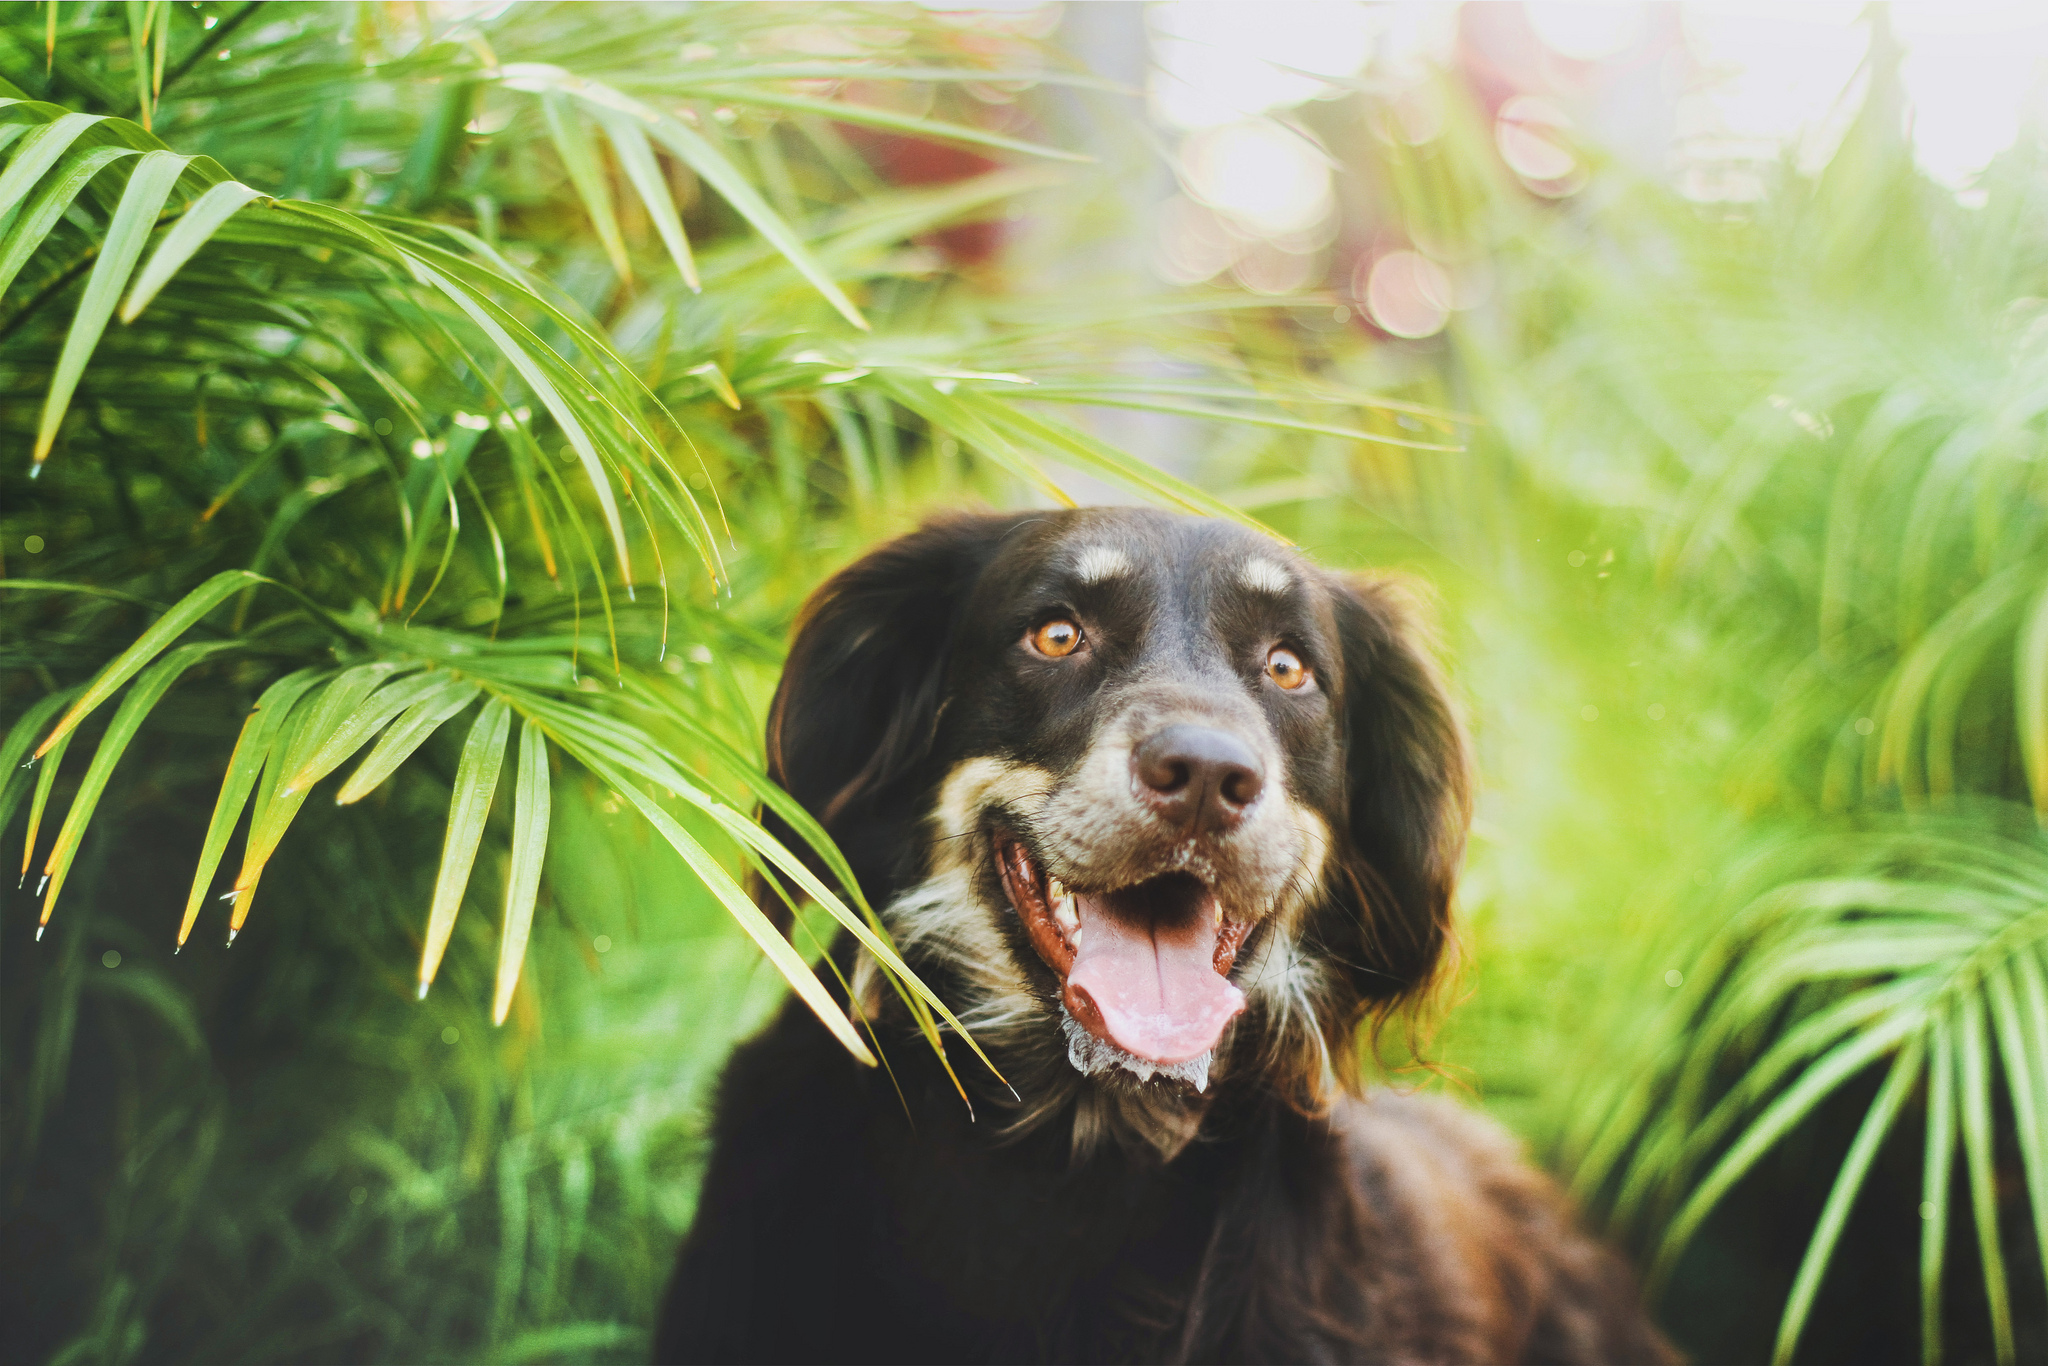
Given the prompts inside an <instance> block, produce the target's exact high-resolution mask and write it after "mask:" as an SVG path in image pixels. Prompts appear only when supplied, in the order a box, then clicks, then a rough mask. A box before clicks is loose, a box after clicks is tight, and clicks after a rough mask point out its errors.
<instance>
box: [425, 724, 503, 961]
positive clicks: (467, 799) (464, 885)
mask: <svg viewBox="0 0 2048 1366" xmlns="http://www.w3.org/2000/svg"><path fill="white" fill-rule="evenodd" d="M511 727H512V708H511V707H510V706H509V705H508V704H507V703H506V701H505V699H504V698H502V697H494V698H492V699H491V700H490V701H489V702H486V703H485V704H484V709H483V710H482V711H481V712H479V713H477V718H476V721H475V722H474V723H473V724H472V725H471V726H470V728H469V739H468V740H466V741H464V742H463V746H462V759H461V761H460V762H459V763H458V764H457V765H456V768H455V790H454V793H453V795H452V796H451V797H450V798H449V802H448V834H447V839H446V841H445V842H444V843H443V845H442V846H441V871H440V872H439V873H438V874H436V876H435V878H434V901H433V905H432V906H431V907H430V908H429V910H428V913H427V937H426V943H425V945H424V946H423V947H422V948H421V950H420V995H421V996H425V995H426V994H427V988H428V986H430V985H431V984H432V983H433V980H434V973H435V972H436V971H438V970H439V968H440V966H441V955H442V954H444V953H445V952H447V949H448V936H449V935H450V934H452V933H454V930H455V916H456V913H457V912H459V911H460V910H461V909H462V894H463V893H464V892H465V891H467V890H468V889H469V870H470V868H471V867H472V866H473V865H474V864H475V862H476V848H477V844H478V843H479V842H480V841H481V840H482V839H483V834H484V821H485V819H486V818H487V817H489V815H490V814H491V798H492V797H493V796H495V795H496V794H497V791H498V773H499V770H500V769H502V768H503V767H504V764H505V738H506V736H507V735H508V734H509V733H510V732H511Z"/></svg>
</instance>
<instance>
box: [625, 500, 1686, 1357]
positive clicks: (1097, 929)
mask: <svg viewBox="0 0 2048 1366" xmlns="http://www.w3.org/2000/svg"><path fill="white" fill-rule="evenodd" d="M1414 615H1415V614H1414V613H1413V611H1412V610H1411V608H1410V607H1409V606H1408V605H1407V604H1406V602H1405V599H1404V596H1403V594H1402V593H1401V591H1400V590H1399V589H1398V588H1397V586H1395V585H1393V584H1391V583H1388V582H1384V581H1374V580H1370V579H1354V578H1345V577H1340V576H1338V575H1336V574H1333V573H1330V572H1326V571H1324V570H1321V569H1318V568H1316V567H1315V566H1313V565H1311V564H1310V563H1308V562H1307V561H1306V560H1305V559H1303V558H1302V557H1301V556H1300V555H1298V554H1297V553H1295V552H1294V551H1293V550H1291V549H1290V548H1288V547H1286V546H1284V545H1282V544H1280V543H1279V542H1277V541H1274V540H1272V539H1270V538H1268V537H1266V536H1263V535H1261V534H1259V533H1258V532H1256V531H1254V530H1252V529H1249V528H1247V527H1244V526H1240V525H1238V524H1235V523H1232V522H1227V521H1222V520H1216V519H1208V518H1199V517H1183V516H1174V515H1168V514H1165V513H1161V512H1155V511H1146V510H1138V509H1129V508H1095V509H1080V510H1071V511H1058V512H1020V513H1013V514H1002V515H998V514H979V515H968V514H959V515H952V516H947V517H943V518H940V519H938V520H934V521H932V522H930V523H928V524H926V525H925V526H924V527H923V528H922V529H920V530H918V531H916V532H914V533H912V534H910V535H908V536H905V537H903V538H902V539H900V540H897V541H894V542H891V543H889V544H887V545H884V546H882V547H881V548H880V549H878V550H876V551H874V552H873V553H871V554H869V555H868V556H867V557H866V558H865V559H862V560H860V561H858V562H857V563H855V564H854V565H852V566H851V567H849V568H847V569H846V570H844V571H842V572H841V573H839V574H838V575H837V576H836V577H834V578H833V579H831V580H830V581H829V582H828V583H826V584H825V585H824V587H823V588H821V589H820V590H819V591H818V593H817V594H816V595H815V596H814V597H813V598H812V599H811V601H810V603H809V604H808V606H807V607H806V609H805V611H804V613H803V614H802V617H801V619H800V621H799V624H798V628H797V631H796V636H795V640H794V643H793V645H792V648H791V651H790V655H789V660H788V663H787V665H786V667H785V669H784V671H783V675H782V680H781V684H780V686H779V688H778V690H777V692H776V694H775V699H774V703H773V706H772V709H771V713H770V718H769V721H768V727H767V752H768V763H769V772H770V775H771V776H772V777H773V778H774V779H775V780H776V782H778V783H779V784H780V785H781V786H782V787H783V788H784V789H785V790H786V791H788V792H789V793H790V794H791V795H792V796H793V797H795V799H796V800H797V801H798V802H799V803H801V804H802V806H803V807H804V808H805V809H806V810H807V811H809V812H810V813H811V814H812V815H814V816H815V817H816V818H817V820H818V821H819V823H820V824H822V826H823V827H824V828H825V830H826V831H828V832H829V833H830V834H831V836H832V838H833V840H834V841H835V842H836V843H837V844H838V846H839V848H840V849H841V850H842V851H843V852H844V853H845V856H846V858H847V860H848V862H849V864H850V867H851V871H852V872H853V874H854V876H855V877H856V878H857V880H858V881H859V883H860V887H861V889H862V891H863V892H864V893H865V895H866V896H867V897H868V899H869V900H870V902H871V903H872V904H873V905H875V906H876V907H878V908H882V909H881V914H882V916H883V918H884V920H885V921H886V923H887V925H888V928H889V930H890V931H891V933H892V935H893V936H894V938H895V941H896V943H897V944H898V945H899V946H900V947H901V950H902V952H903V954H904V956H905V958H906V960H907V961H908V962H909V963H910V964H911V966H912V967H913V968H914V969H915V970H916V971H917V972H918V973H919V975H920V976H921V977H922V978H923V979H924V980H925V981H926V982H928V983H930V984H931V985H932V987H933V989H934V990H935V991H936V992H937V993H938V994H939V995H940V997H941V998H942V999H944V1000H946V1001H947V1002H948V1003H949V1004H950V1005H951V1006H953V1007H954V1008H955V1010H956V1011H957V1013H958V1015H959V1018H960V1020H961V1023H962V1024H963V1025H964V1026H965V1027H966V1029H967V1031H968V1032H969V1033H970V1034H971V1035H972V1037H973V1038H974V1040H975V1041H977V1042H978V1043H979V1044H981V1045H982V1047H983V1048H984V1049H985V1050H986V1052H987V1054H988V1057H989V1059H990V1061H992V1062H993V1063H994V1065H995V1067H996V1068H998V1069H1000V1072H1001V1078H1002V1080H998V1079H997V1078H996V1077H995V1076H993V1075H991V1074H990V1073H989V1071H988V1069H986V1068H984V1067H982V1066H981V1065H980V1064H979V1063H978V1062H976V1061H974V1059H973V1058H972V1056H971V1055H970V1054H968V1053H967V1050H965V1049H964V1048H962V1047H961V1046H960V1045H959V1044H958V1043H957V1042H955V1043H954V1044H953V1045H952V1047H951V1048H950V1049H949V1050H948V1051H947V1059H948V1061H949V1062H950V1067H949V1066H948V1065H946V1063H943V1062H942V1061H941V1059H940V1058H939V1056H938V1055H937V1054H936V1053H935V1052H934V1050H933V1049H932V1048H930V1047H929V1046H928V1045H927V1044H926V1042H925V1041H924V1039H923V1038H922V1037H921V1036H920V1033H919V1026H918V1025H917V1023H916V1021H915V1020H914V1019H913V1018H912V1017H911V1015H910V1013H909V1010H908V1008H907V1007H905V1006H904V1005H902V1004H901V1003H900V1001H899V1000H898V999H897V998H896V997H895V996H894V995H893V994H892V993H890V992H888V991H885V990H884V989H883V986H884V983H883V982H882V980H881V978H880V976H879V974H878V972H877V970H876V968H875V965H874V964H873V963H872V961H871V960H869V959H868V958H867V957H866V956H865V954H864V953H862V954H858V955H856V954H854V953H852V952H851V950H850V947H849V946H848V945H846V944H842V945H840V946H839V947H838V948H837V949H836V950H835V953H836V955H837V957H836V962H837V964H838V965H840V966H841V968H842V970H843V971H844V972H845V973H846V975H847V977H848V980H849V981H850V983H851V986H852V1000H853V1004H854V1007H855V1009H856V1013H857V1014H858V1015H860V1016H861V1017H862V1018H863V1019H864V1020H865V1021H866V1023H867V1024H868V1025H869V1026H870V1028H871V1029H872V1031H873V1033H874V1036H875V1037H876V1039H877V1040H878V1041H879V1042H880V1043H881V1044H882V1045H883V1056H884V1060H885V1061H886V1062H887V1063H888V1064H889V1065H888V1067H887V1068H885V1069H883V1068H869V1067H863V1066H861V1065H860V1064H859V1063H857V1062H856V1061H855V1060H854V1059H853V1058H852V1057H851V1056H850V1055H849V1054H848V1053H847V1052H846V1050H845V1049H844V1048H843V1047H842V1046H841V1044H840V1043H838V1042H837V1041H835V1040H834V1039H833V1038H832V1037H831V1036H830V1035H829V1034H828V1032H827V1031H826V1030H825V1029H824V1028H823V1027H822V1026H821V1025H820V1024H819V1022H818V1021H817V1019H816V1018H815V1017H814V1016H813V1015H811V1014H810V1012H809V1011H808V1010H807V1009H806V1008H805V1007H804V1006H803V1005H802V1004H801V1003H800V1002H797V1001H795V1000H792V1001H791V1002H790V1003H789V1005H788V1006H787V1007H786V1008H785V1009H784V1010H783V1011H782V1012H781V1014H780V1015H779V1016H778V1017H777V1018H776V1019H775V1020H774V1021H773V1022H772V1023H771V1024H770V1025H769V1026H768V1027H767V1029H766V1030H765V1031H764V1032H763V1033H762V1034H761V1035H760V1036H759V1037H757V1038H755V1039H754V1040H752V1041H751V1042H749V1043H747V1044H745V1045H743V1046H742V1047H741V1048H740V1049H739V1050H738V1051H737V1052H736V1053H735V1055H734V1057H733V1059H732V1061H731V1063H730V1064H729V1066H728V1068H727V1070H726V1072H725V1074H724V1076H723V1079H722V1081H721V1084H720V1088H719V1091H718V1095H717V1100H716V1106H715V1112H714V1121H713V1126H712V1150H711V1156H710V1162H709V1166H708V1170H707V1174H706V1176H705V1180H704V1186H703V1194H702V1197H701V1201H700V1204H699V1207H698V1211H697V1215H696V1219H695V1223H694V1225H693V1227H692V1229H691V1231H690V1233H689V1236H688V1238H687V1240H686V1241H685V1244H684V1246H683V1249H682V1252H681V1254H680V1256H679V1258H678V1261H677V1264H676V1269H675V1272H674V1275H673V1277H672V1280H671V1282H670V1285H669V1288H668V1291H667V1294H666V1297H665V1301H664V1304H663V1307H662V1310H661V1316H660V1321H659V1323H658V1326H657V1330H656V1335H655V1355H656V1359H657V1360H659V1361H663V1362H682V1361H877V1362H880V1361H890V1362H904V1361H949V1362H967V1361H1282V1362H1325V1361H1331V1362H1334V1361H1361V1362H1363V1361H1371V1362H1412V1363H1424V1362H1509V1361H1529V1362H1668V1361H1675V1360H1677V1357H1676V1355H1675V1353H1674V1352H1673V1350H1672V1349H1671V1347H1670V1346H1669V1345H1668V1344H1667V1343H1666V1342H1665V1340H1664V1339H1663V1338H1662V1337H1661V1336H1660V1335H1659V1334H1658V1332H1657V1330H1656V1329H1655V1328H1654V1327H1653V1326H1652V1324H1651V1322H1650V1320H1649V1319H1648V1317H1647V1316H1646V1315H1645V1313H1644V1311H1643V1309H1642V1308H1641V1306H1640V1303H1639V1300H1638V1296H1637V1292H1636V1289H1635V1286H1634V1282H1633V1280H1632V1278H1631V1275H1630V1273H1629V1271H1628V1269H1627V1268H1626V1266H1625V1265H1624V1264H1623V1263H1622V1262H1621V1261H1620V1260H1619V1259H1618V1258H1617V1257H1616V1256H1615V1255H1613V1254H1612V1253H1611V1252H1609V1251H1608V1250H1606V1249H1605V1248H1603V1247H1602V1246H1601V1245H1600V1244H1598V1243H1597V1242H1595V1241H1594V1240H1592V1239H1591V1238H1589V1237H1588V1236H1587V1235H1586V1234H1584V1233H1583V1232H1581V1231H1580V1230H1579V1229H1578V1227H1577V1226H1576V1225H1575V1223H1574V1220H1573V1216H1572V1214H1571V1211H1570V1209H1569V1207H1568V1205H1567V1203H1566V1201H1565V1200H1564V1197H1563V1196H1562V1194H1561V1193H1560V1192H1559V1191H1558V1190H1557V1189H1556V1188H1555V1187H1554V1186H1553V1185H1552V1184H1551V1183H1550V1181H1549V1180H1548V1179H1547V1178H1545V1177H1544V1176H1542V1175H1541V1174H1539V1173H1538V1172H1537V1171H1535V1170H1534V1169H1533V1168H1531V1167H1530V1166H1528V1165H1527V1164H1526V1163H1525V1161H1524V1159H1523V1158H1522V1156H1521V1154H1520V1152H1519V1150H1518V1148H1517V1146H1516V1144H1515V1143H1514V1142H1513V1141H1512V1140H1510V1139H1509V1138H1508V1137H1507V1136H1506V1135H1505V1134H1504V1133H1502V1132H1501V1131H1500V1130H1499V1129H1497V1128H1496V1127H1494V1126H1493V1125H1492V1124H1490V1123H1489V1122H1487V1121H1486V1120H1484V1119H1482V1118H1480V1117H1479V1116H1477V1115H1476V1114H1474V1113H1472V1112H1471V1111H1469V1110H1467V1109H1465V1108H1463V1107H1461V1106H1459V1105H1457V1104H1454V1103H1452V1102H1450V1101H1447V1100H1443V1099H1432V1098H1426V1097H1423V1096H1419V1095H1403V1094H1399V1093H1397V1092H1394V1091H1391V1090H1387V1089H1384V1088H1382V1089H1378V1090H1375V1091H1373V1092H1371V1093H1367V1092H1366V1091H1364V1090H1363V1088H1362V1086H1361V1075H1360V1074H1361V1065H1360V1061H1359V1058H1360V1053H1361V1040H1362V1038H1363V1037H1364V1036H1365V1030H1366V1027H1367V1026H1368V1025H1370V1024H1372V1023H1374V1022H1377V1021H1384V1020H1386V1019H1388V1018H1389V1017H1390V1015H1391V1014H1392V1013H1393V1012H1395V1011H1397V1010H1399V1009H1401V1008H1402V1007H1403V1006H1405V1005H1408V1004H1411V1003H1413V1002H1414V1001H1416V1000H1417V998H1418V997H1419V996H1420V995H1421V994H1422V993H1424V992H1425V991H1426V990H1427V989H1428V987H1429V986H1430V985H1431V983H1432V981H1433V980H1434V978H1435V977H1436V976H1437V974H1438V970H1439V967H1440V965H1441V964H1442V963H1443V961H1444V959H1445V958H1446V956H1447V950H1448V947H1449V945H1450V944H1451V932H1450V908H1451V897H1452V889H1453V884H1454V881H1455V878H1456V874H1457V869H1458V864H1459V861H1460V858H1461V856H1462V854H1463V849H1464V841H1465V832H1466V827H1467V825H1468V823H1469V819H1470V776H1469V761H1468V757H1467V745H1466V741H1465V738H1464V734H1463V731H1462V729H1461V726H1460V723H1459V720H1458V718H1457V714H1456V711H1455V709H1454V707H1453V706H1452V704H1451V702H1450V700H1449V698H1448V695H1447V693H1446V691H1445V688H1444V685H1443V683H1442V681H1441V680H1440V678H1439V676H1438V673H1437V670H1436V668H1435V666H1434V664H1433V663H1432V662H1431V658H1430V655H1429V652H1428V651H1427V650H1426V649H1425V648H1424V645H1423V643H1422V642H1421V641H1420V640H1419V639H1418V636H1417V630H1416V626H1415V623H1414ZM769 819H770V825H771V827H772V828H774V829H775V830H776V831H777V833H778V834H780V835H782V836H784V837H786V838H788V839H790V840H791V842H792V843H793V844H796V843H800V842H799V841H797V839H796V836H795V835H794V832H792V831H790V830H789V829H788V827H786V826H784V825H782V824H781V823H779V822H777V821H774V820H773V818H772V817H771V818H769Z"/></svg>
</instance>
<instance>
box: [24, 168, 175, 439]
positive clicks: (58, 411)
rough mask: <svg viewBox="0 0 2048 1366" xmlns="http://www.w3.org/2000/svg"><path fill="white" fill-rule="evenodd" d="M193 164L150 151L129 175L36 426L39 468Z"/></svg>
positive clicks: (73, 318) (51, 377)
mask: <svg viewBox="0 0 2048 1366" xmlns="http://www.w3.org/2000/svg"><path fill="white" fill-rule="evenodd" d="M191 164H192V158H191V157H186V156H179V155H178V154H177V153H176V152H147V153H144V154H143V158H142V160H141V161H140V162H139V163H138V164H137V165H136V167H135V169H134V170H133V171H131V172H130V173H129V175H128V188H127V189H125V190H123V191H122V192H121V202H120V204H119V206H118V207H116V208H115V210H114V217H113V221H112V222H110V223H109V224H108V225H107V234H106V237H105V239H104V240H103V241H101V243H100V249H99V259H98V260H96V261H94V262H93V267H92V273H91V274H90V275H88V276H86V279H85V293H84V294H83V295H82V296H81V297H80V298H79V301H78V311H77V312H76V313H74V314H72V316H71V330H70V332H68V333H67V334H66V335H65V337H64V349H63V350H62V351H61V352H59V353H58V355H57V368H56V370H55V371H53V372H52V373H51V376H50V392H49V395H48V397H47V398H45V399H44V400H43V415H42V420H41V421H40V423H39V424H38V425H37V427H36V446H35V453H34V456H33V459H34V461H35V463H37V464H41V463H42V462H43V460H44V459H45V458H47V457H48V456H49V454H50V447H51V445H53V444H54V443H55V442H56V440H57V428H58V426H59V425H60V424H62V422H63V421H64V414H65V412H66V411H68V410H69V408H70V406H71V394H72V391H73V390H75V389H77V387H78V381H79V379H80V377H82V376H83V375H84V374H85V364H86V362H87V361H88V360H90V359H91V357H92V352H93V348H94V347H96V346H98V345H99V341H100V334H101V333H103V332H105V331H106V330H107V320H108V319H109V318H111V317H112V316H113V314H114V305H115V304H116V303H118V302H119V301H120V298H121V291H122V289H123V288H125V287H126V286H127V284H128V273H129V272H130V271H132V270H134V269H135V262H136V258H138V257H139V256H141V255H142V248H143V245H144V244H145V243H147V242H148V240H149V234H150V232H151V230H152V229H154V228H155V227H156V220H157V215H158V214H159V213H161V212H162V211H163V207H164V201H165V200H166V199H168V198H170V194H171V190H172V189H173V188H174V187H175V186H176V185H177V183H178V177H180V176H182V175H183V174H184V173H185V168H186V167H187V166H190V165H191Z"/></svg>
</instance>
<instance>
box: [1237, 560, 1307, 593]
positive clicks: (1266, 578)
mask: <svg viewBox="0 0 2048 1366" xmlns="http://www.w3.org/2000/svg"><path fill="white" fill-rule="evenodd" d="M1237 581H1238V582H1239V583H1241V584H1243V585H1244V586H1245V587H1246V588H1249V589H1251V590H1252V591H1253V592H1254V593H1285V592H1286V591H1287V590H1288V589H1290V588H1292V587H1294V576H1293V575H1292V574H1290V573H1288V572H1287V571H1286V570H1285V569H1282V568H1281V567H1280V566H1279V565H1277V564H1274V563H1273V562H1272V561H1271V560H1269V559H1267V558H1266V557H1265V556H1263V555H1254V556H1252V557H1251V558H1250V559H1249V560H1246V561H1245V562H1244V563H1243V564H1241V565H1239V566H1238V569H1237Z"/></svg>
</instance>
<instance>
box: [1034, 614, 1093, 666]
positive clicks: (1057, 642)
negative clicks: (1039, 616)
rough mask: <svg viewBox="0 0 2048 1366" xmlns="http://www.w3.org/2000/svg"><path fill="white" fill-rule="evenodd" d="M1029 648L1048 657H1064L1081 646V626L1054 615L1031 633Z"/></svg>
mask: <svg viewBox="0 0 2048 1366" xmlns="http://www.w3.org/2000/svg"><path fill="white" fill-rule="evenodd" d="M1031 648H1032V649H1034V650H1036V651H1038V653H1040V654H1042V655H1045V656H1046V657H1048V658H1050V659H1064V658H1066V657H1067V656H1068V655H1070V654H1072V653H1074V651H1076V650H1078V649H1080V648H1081V628H1080V627H1079V626H1076V625H1075V624H1074V623H1073V622H1071V621H1068V620H1067V619H1066V618H1065V617H1054V618H1053V619H1052V620H1051V621H1048V622H1046V623H1045V624H1044V625H1043V626H1041V627H1039V628H1038V629H1037V630H1035V631H1033V632H1032V633H1031Z"/></svg>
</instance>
